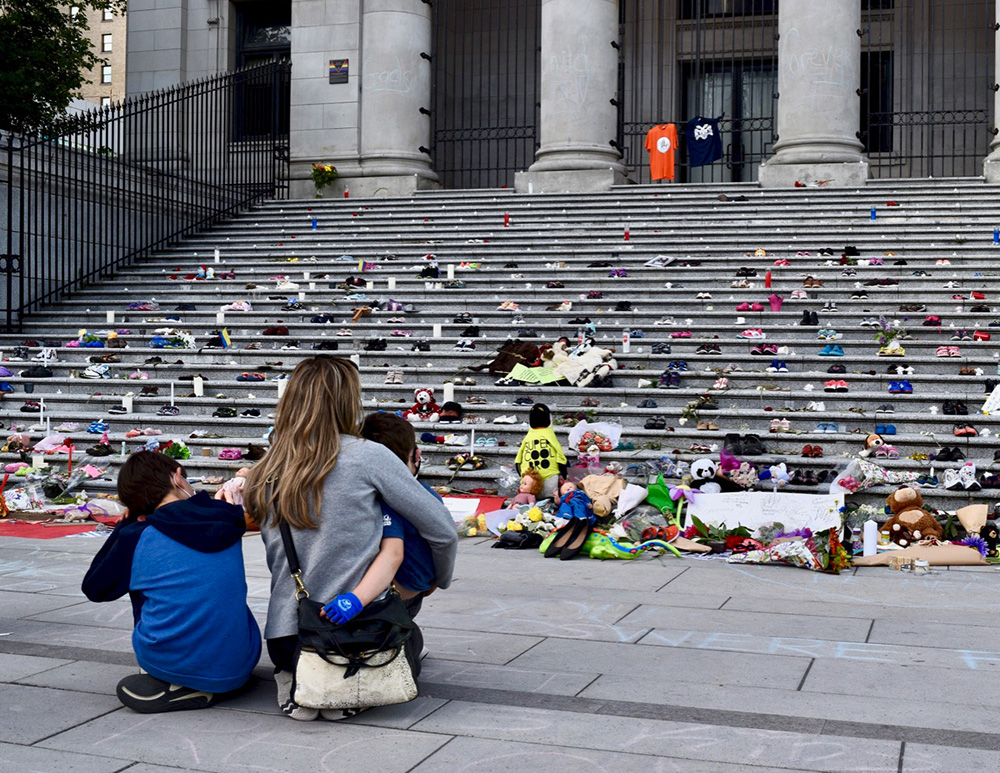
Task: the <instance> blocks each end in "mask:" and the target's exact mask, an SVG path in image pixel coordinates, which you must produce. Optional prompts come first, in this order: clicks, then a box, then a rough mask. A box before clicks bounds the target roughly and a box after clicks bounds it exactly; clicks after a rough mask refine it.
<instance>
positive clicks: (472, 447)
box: [469, 427, 476, 455]
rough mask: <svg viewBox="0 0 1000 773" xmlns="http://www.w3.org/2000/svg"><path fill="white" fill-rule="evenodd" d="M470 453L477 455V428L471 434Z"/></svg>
mask: <svg viewBox="0 0 1000 773" xmlns="http://www.w3.org/2000/svg"><path fill="white" fill-rule="evenodd" d="M469 453H470V454H473V455H475V453H476V428H475V427H473V428H472V432H471V433H469Z"/></svg>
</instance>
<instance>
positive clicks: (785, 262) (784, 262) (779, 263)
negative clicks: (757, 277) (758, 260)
mask: <svg viewBox="0 0 1000 773" xmlns="http://www.w3.org/2000/svg"><path fill="white" fill-rule="evenodd" d="M773 265H775V266H790V265H792V264H791V261H788V260H785V259H784V258H778V259H777V260H776V261H774V264H773Z"/></svg>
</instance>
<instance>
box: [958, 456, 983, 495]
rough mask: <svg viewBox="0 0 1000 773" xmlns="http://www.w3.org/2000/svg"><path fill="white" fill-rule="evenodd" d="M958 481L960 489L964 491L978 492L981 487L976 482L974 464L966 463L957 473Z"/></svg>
mask: <svg viewBox="0 0 1000 773" xmlns="http://www.w3.org/2000/svg"><path fill="white" fill-rule="evenodd" d="M958 479H959V481H961V483H962V488H964V489H965V490H966V491H979V489H981V488H982V486H981V485H980V484H979V481H978V480H976V465H975V463H974V462H966V463H965V464H964V465H962V468H961V469H960V470H959V471H958Z"/></svg>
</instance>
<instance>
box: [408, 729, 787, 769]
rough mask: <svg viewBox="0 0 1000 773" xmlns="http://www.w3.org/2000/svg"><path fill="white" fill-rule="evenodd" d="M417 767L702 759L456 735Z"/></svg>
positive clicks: (656, 764)
mask: <svg viewBox="0 0 1000 773" xmlns="http://www.w3.org/2000/svg"><path fill="white" fill-rule="evenodd" d="M415 770H417V771H420V773H436V772H437V771H441V773H452V771H456V770H463V771H474V772H475V773H493V772H494V771H495V772H496V773H508V772H509V771H512V770H544V771H546V773H580V771H591V770H593V771H598V770H613V771H615V773H633V771H634V772H635V773H649V771H650V770H655V771H663V773H667V772H668V771H669V773H704V771H705V767H704V763H703V762H692V761H690V760H683V759H675V758H673V757H671V756H669V755H664V754H662V753H661V754H659V755H657V756H655V757H654V756H651V755H644V754H623V753H621V752H618V753H611V752H600V751H591V750H588V749H577V748H573V747H571V746H560V745H559V744H557V743H553V742H552V741H549V742H546V743H541V744H537V745H534V744H526V743H514V742H509V741H505V742H504V743H503V745H502V746H500V747H498V746H497V745H496V743H494V742H491V741H488V740H477V739H474V738H456V739H455V740H454V741H452V742H451V743H449V744H448V745H447V746H445V747H444V748H443V749H442V750H441V751H439V752H437V753H436V754H434V755H432V756H431V757H430V758H429V759H427V760H425V761H424V762H422V763H421V764H420V765H418V766H417V767H416V768H415ZM800 770H801V769H800V768H789V767H784V766H783V767H781V768H769V767H757V766H754V765H728V764H714V765H712V771H713V773H778V771H782V773H795V771H800Z"/></svg>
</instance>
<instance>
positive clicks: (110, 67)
mask: <svg viewBox="0 0 1000 773" xmlns="http://www.w3.org/2000/svg"><path fill="white" fill-rule="evenodd" d="M70 13H71V14H73V15H76V14H78V13H86V14H87V25H88V27H89V30H88V32H87V38H88V39H89V40H90V44H91V45H92V46H93V47H94V51H95V52H97V55H98V56H99V57H100V58H101V59H102V60H104V61H103V62H100V63H98V64H97V65H96V66H95V67H94V68H93V69H92V70H91V71H90V72H89V73H87V80H86V83H84V85H83V87H82V88H81V89H80V95H81V98H82V99H83V101H85V102H90V103H92V104H94V105H105V106H106V105H110V104H112V103H114V102H121V100H123V99H124V98H125V64H126V45H127V37H128V29H127V25H126V19H125V17H124V16H119V15H116V14H115V13H114V12H113V11H94V10H89V11H82V10H81V9H80V7H79V6H76V5H71V6H70Z"/></svg>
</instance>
